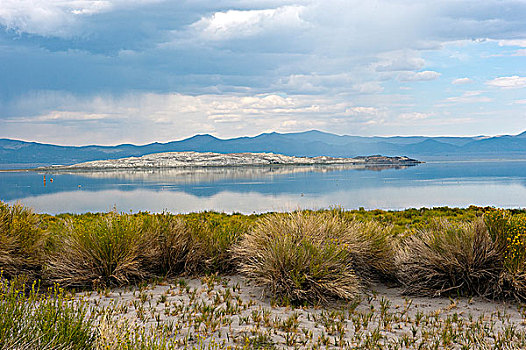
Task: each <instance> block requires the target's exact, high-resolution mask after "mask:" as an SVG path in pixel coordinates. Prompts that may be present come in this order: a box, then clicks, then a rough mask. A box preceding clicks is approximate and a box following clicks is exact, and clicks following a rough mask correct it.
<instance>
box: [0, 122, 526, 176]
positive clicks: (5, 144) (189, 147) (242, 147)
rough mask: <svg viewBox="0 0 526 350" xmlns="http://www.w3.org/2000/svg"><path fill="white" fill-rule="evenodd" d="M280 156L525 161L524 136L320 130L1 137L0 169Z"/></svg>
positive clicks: (525, 136) (525, 140)
mask: <svg viewBox="0 0 526 350" xmlns="http://www.w3.org/2000/svg"><path fill="white" fill-rule="evenodd" d="M187 151H196V152H216V153H242V152H252V153H265V152H272V153H279V154H283V155H288V156H298V157H317V156H331V157H347V158H350V157H356V156H365V155H371V154H382V155H385V156H402V155H404V156H408V157H411V158H416V159H421V160H439V159H452V160H458V159H476V158H484V159H493V158H507V159H514V158H521V159H526V132H523V133H521V134H520V135H516V136H510V135H505V136H496V137H484V136H475V137H424V136H411V137H400V136H395V137H360V136H349V135H343V136H340V135H334V134H330V133H325V132H321V131H316V130H312V131H307V132H301V133H287V134H280V133H275V132H274V133H265V134H260V135H258V136H254V137H239V138H232V139H219V138H217V137H214V136H211V135H195V136H193V137H190V138H187V139H184V140H179V141H172V142H167V143H157V142H155V143H151V144H147V145H140V146H139V145H131V144H122V145H117V146H96V145H92V146H80V147H72V146H57V145H51V144H42V143H36V142H24V141H18V140H10V139H0V166H1V167H3V168H6V167H24V166H30V165H31V166H35V165H36V166H46V165H52V164H62V165H70V164H75V163H81V162H87V161H93V160H103V159H118V158H125V157H132V156H134V157H140V156H143V155H146V154H152V153H162V152H187Z"/></svg>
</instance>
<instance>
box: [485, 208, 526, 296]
mask: <svg viewBox="0 0 526 350" xmlns="http://www.w3.org/2000/svg"><path fill="white" fill-rule="evenodd" d="M484 222H485V223H486V226H487V227H488V231H489V233H490V235H491V237H492V239H493V240H494V241H495V244H496V245H497V246H498V247H499V249H500V251H501V252H502V260H503V262H502V264H503V270H502V272H501V276H500V280H499V288H500V293H501V294H502V295H503V296H506V297H514V298H517V299H519V300H526V215H524V214H522V215H512V213H511V212H510V211H506V210H489V211H488V212H486V214H485V215H484Z"/></svg>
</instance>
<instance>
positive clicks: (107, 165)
mask: <svg viewBox="0 0 526 350" xmlns="http://www.w3.org/2000/svg"><path fill="white" fill-rule="evenodd" d="M418 163H421V162H420V161H418V160H415V159H411V158H408V157H405V156H402V157H387V156H381V155H374V156H365V157H363V156H360V157H354V158H337V157H328V156H320V157H294V156H286V155H282V154H275V153H229V154H222V153H212V152H164V153H153V154H148V155H144V156H142V157H128V158H120V159H108V160H96V161H91V162H84V163H78V164H73V165H53V166H50V167H43V168H38V170H51V169H52V170H101V169H108V170H111V169H152V168H159V169H161V168H184V167H238V166H258V165H336V164H346V165H386V164H388V165H414V164H418Z"/></svg>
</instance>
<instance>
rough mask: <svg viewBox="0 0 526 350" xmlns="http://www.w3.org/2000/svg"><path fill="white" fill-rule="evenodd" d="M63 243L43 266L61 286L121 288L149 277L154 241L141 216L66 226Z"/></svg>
mask: <svg viewBox="0 0 526 350" xmlns="http://www.w3.org/2000/svg"><path fill="white" fill-rule="evenodd" d="M64 227H65V232H64V233H63V234H62V236H61V237H60V238H61V239H62V240H63V241H62V242H61V243H59V244H58V245H57V247H56V252H55V253H54V254H52V255H51V256H50V258H49V261H48V263H47V266H46V275H47V277H48V278H49V279H50V280H51V281H53V282H56V283H60V284H61V285H62V286H79V287H84V286H97V285H122V284H126V283H130V282H132V281H134V280H142V279H145V278H147V277H149V275H150V273H149V272H148V268H147V267H146V266H145V263H146V261H151V259H152V257H153V256H155V255H156V254H157V251H156V249H157V245H156V244H155V237H154V236H153V235H152V231H151V230H147V226H146V225H145V222H144V219H143V218H142V217H141V216H133V215H124V214H123V215H119V214H115V213H110V214H108V215H101V216H96V217H93V218H90V219H82V218H77V219H73V220H69V221H67V222H65V225H64Z"/></svg>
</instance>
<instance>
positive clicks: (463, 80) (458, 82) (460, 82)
mask: <svg viewBox="0 0 526 350" xmlns="http://www.w3.org/2000/svg"><path fill="white" fill-rule="evenodd" d="M472 82H473V80H471V79H470V78H458V79H455V80H453V81H452V82H451V84H453V85H464V84H471V83H472Z"/></svg>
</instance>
